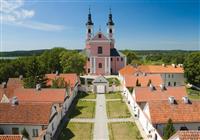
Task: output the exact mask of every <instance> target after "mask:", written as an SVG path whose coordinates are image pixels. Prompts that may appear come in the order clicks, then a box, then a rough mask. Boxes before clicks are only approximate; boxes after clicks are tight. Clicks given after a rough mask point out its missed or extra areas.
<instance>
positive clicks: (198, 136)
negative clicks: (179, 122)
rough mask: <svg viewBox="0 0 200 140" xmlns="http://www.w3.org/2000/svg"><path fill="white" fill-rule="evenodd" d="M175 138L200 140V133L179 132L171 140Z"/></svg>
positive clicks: (191, 131)
mask: <svg viewBox="0 0 200 140" xmlns="http://www.w3.org/2000/svg"><path fill="white" fill-rule="evenodd" d="M175 138H179V140H200V131H197V130H189V131H178V132H176V133H175V134H174V135H173V136H171V137H170V138H169V140H174V139H175Z"/></svg>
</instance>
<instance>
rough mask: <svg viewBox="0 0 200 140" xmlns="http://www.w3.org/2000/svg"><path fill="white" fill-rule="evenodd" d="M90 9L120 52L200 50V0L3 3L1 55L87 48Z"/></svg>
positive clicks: (31, 0)
mask: <svg viewBox="0 0 200 140" xmlns="http://www.w3.org/2000/svg"><path fill="white" fill-rule="evenodd" d="M89 7H90V8H91V13H92V20H93V22H94V32H97V31H98V30H99V28H101V31H102V32H104V33H105V34H106V29H107V27H106V22H107V21H108V14H109V8H111V9H112V14H113V21H114V23H115V27H114V28H115V32H114V37H115V42H116V45H115V47H116V48H117V49H120V50H122V49H132V50H174V49H176V50H177V49H179V50H200V0H0V14H1V15H0V20H1V28H0V29H1V30H0V33H1V34H0V35H1V37H0V41H1V42H0V51H15V50H37V49H50V48H53V47H64V48H66V49H83V48H84V47H85V39H86V26H85V23H86V21H87V16H88V9H89Z"/></svg>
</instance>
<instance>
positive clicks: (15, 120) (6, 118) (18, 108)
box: [0, 103, 52, 125]
mask: <svg viewBox="0 0 200 140" xmlns="http://www.w3.org/2000/svg"><path fill="white" fill-rule="evenodd" d="M51 108H52V104H49V103H46V104H44V103H37V104H36V103H35V104H31V103H19V105H15V106H13V105H11V104H10V103H1V104H0V116H1V117H0V124H29V125H48V123H49V119H50V115H51Z"/></svg>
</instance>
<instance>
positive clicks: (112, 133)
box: [108, 122, 142, 140]
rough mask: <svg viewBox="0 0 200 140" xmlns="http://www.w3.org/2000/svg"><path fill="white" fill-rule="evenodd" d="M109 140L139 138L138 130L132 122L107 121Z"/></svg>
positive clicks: (132, 139)
mask: <svg viewBox="0 0 200 140" xmlns="http://www.w3.org/2000/svg"><path fill="white" fill-rule="evenodd" d="M108 129H109V138H110V140H141V139H142V137H141V135H140V132H139V130H138V128H137V126H136V124H135V123H133V122H114V123H108Z"/></svg>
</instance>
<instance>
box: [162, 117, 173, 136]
mask: <svg viewBox="0 0 200 140" xmlns="http://www.w3.org/2000/svg"><path fill="white" fill-rule="evenodd" d="M175 132H176V131H175V128H174V126H173V122H172V120H171V119H169V120H168V122H167V124H166V126H165V127H164V128H163V133H164V134H163V138H164V139H166V140H167V139H169V138H170V137H171V136H172V135H173V134H174V133H175Z"/></svg>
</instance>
